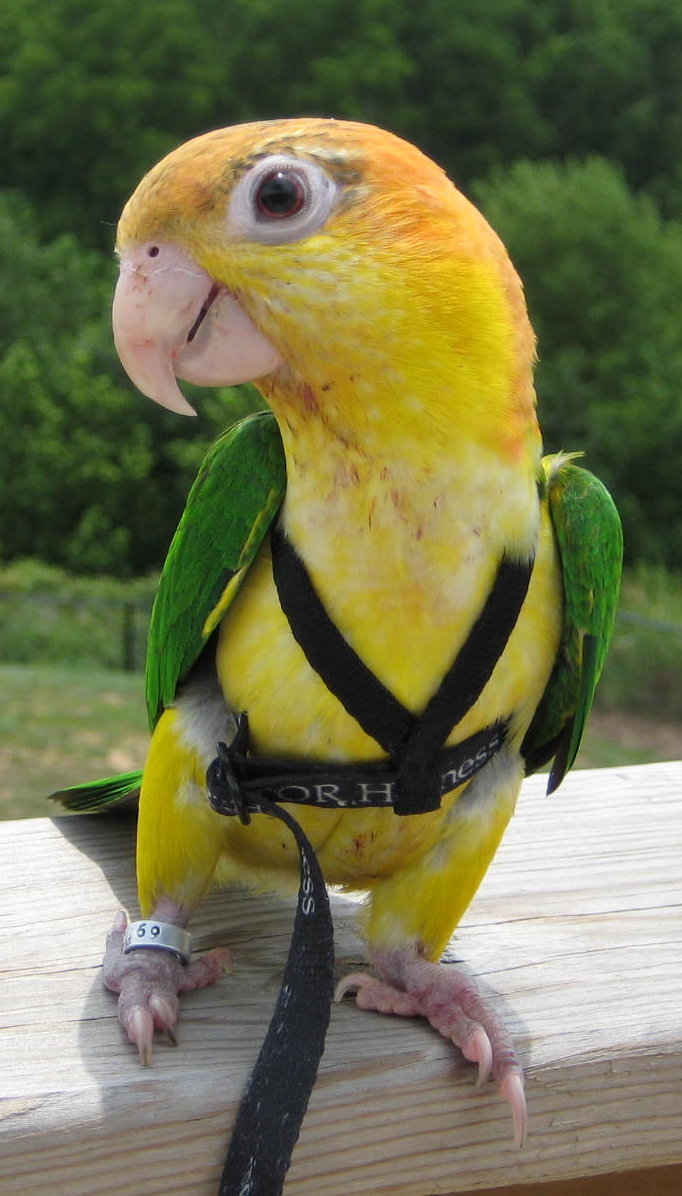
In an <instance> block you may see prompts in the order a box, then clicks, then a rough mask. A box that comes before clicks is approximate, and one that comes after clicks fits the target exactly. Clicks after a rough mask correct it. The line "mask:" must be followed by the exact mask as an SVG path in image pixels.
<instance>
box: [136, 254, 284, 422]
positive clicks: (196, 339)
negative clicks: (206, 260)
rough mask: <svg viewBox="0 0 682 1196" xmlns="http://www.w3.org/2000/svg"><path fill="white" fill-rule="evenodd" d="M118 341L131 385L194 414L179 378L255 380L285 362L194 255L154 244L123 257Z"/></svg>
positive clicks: (217, 382)
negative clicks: (179, 384) (198, 262)
mask: <svg viewBox="0 0 682 1196" xmlns="http://www.w3.org/2000/svg"><path fill="white" fill-rule="evenodd" d="M113 326H114V341H115V343H116V349H117V352H118V355H119V357H120V359H121V363H122V365H123V368H124V369H125V371H126V373H127V374H128V376H129V378H130V379H131V381H132V382H134V384H135V385H136V386H137V388H138V389H139V390H141V391H142V393H143V394H145V395H147V396H148V397H149V398H150V399H154V401H155V402H157V403H160V404H161V405H162V406H163V407H168V408H169V410H171V411H178V412H180V413H181V414H182V415H195V414H196V413H195V411H194V408H193V407H191V406H190V404H189V403H188V402H187V400H186V398H185V396H184V395H183V394H182V392H181V390H180V388H179V387H178V384H177V381H176V379H177V378H182V379H184V380H185V381H186V382H195V383H197V384H198V385H199V386H235V385H237V384H238V383H240V382H253V381H255V380H256V379H258V378H262V377H264V376H265V375H266V374H269V373H271V371H272V370H274V369H276V368H277V366H278V365H280V364H281V360H282V359H281V356H280V354H279V352H278V350H277V349H276V348H275V346H274V345H273V344H272V343H271V342H270V341H269V340H268V339H267V337H265V336H263V334H262V332H260V331H259V329H258V328H257V327H256V325H255V324H254V323H253V321H252V320H251V318H250V316H248V315H247V313H246V312H245V311H244V309H243V308H242V307H241V306H240V305H239V303H238V302H237V300H236V299H235V297H234V296H233V295H231V294H230V292H229V291H228V290H227V289H226V288H225V287H222V286H220V285H219V284H217V283H216V282H215V281H214V279H212V278H211V276H210V275H209V274H208V273H207V272H206V270H203V269H202V268H201V266H199V265H197V263H196V262H195V261H194V259H193V258H192V257H191V256H190V254H188V253H186V252H185V251H184V250H183V249H179V248H178V247H177V246H175V245H173V244H171V243H168V242H161V241H159V242H154V243H151V242H150V243H148V244H145V245H141V246H138V247H137V248H136V249H132V250H128V251H126V252H125V253H124V254H122V256H121V265H120V275H119V280H118V285H117V287H116V294H115V296H114V306H113Z"/></svg>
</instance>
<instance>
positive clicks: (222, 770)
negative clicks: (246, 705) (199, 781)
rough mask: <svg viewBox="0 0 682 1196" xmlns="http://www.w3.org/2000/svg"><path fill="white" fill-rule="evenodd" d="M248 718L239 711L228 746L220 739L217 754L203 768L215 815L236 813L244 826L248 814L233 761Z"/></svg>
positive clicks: (245, 735) (243, 740) (238, 753)
mask: <svg viewBox="0 0 682 1196" xmlns="http://www.w3.org/2000/svg"><path fill="white" fill-rule="evenodd" d="M248 733H249V732H248V720H247V717H246V715H245V714H240V715H239V718H238V720H237V733H236V735H235V737H234V739H233V740H232V743H231V744H230V745H229V746H228V745H227V744H226V743H225V742H224V741H223V740H221V741H220V743H218V745H217V751H218V754H217V756H216V757H215V759H214V760H212V761H211V763H210V764H209V766H208V769H207V771H206V791H207V793H208V800H209V802H210V803H211V806H212V808H213V809H214V810H215V811H216V813H217V814H225V815H227V816H228V817H233V816H234V815H235V814H236V815H237V816H238V818H239V821H240V822H241V824H242V826H248V825H249V823H250V822H251V815H250V813H249V810H248V799H247V797H246V795H245V794H244V793H243V792H242V788H241V786H240V784H239V778H238V777H237V774H236V772H235V770H234V762H235V761H236V760H237V759H238V758H239V757H240V756H241V755H242V749H243V748H245V747H246V743H247V741H248Z"/></svg>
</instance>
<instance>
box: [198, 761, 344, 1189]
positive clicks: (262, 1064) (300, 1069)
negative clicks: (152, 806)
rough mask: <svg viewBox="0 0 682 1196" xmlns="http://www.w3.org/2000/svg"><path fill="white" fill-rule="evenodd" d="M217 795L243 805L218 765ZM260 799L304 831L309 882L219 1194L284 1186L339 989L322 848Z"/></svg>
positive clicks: (216, 803)
mask: <svg viewBox="0 0 682 1196" xmlns="http://www.w3.org/2000/svg"><path fill="white" fill-rule="evenodd" d="M211 769H213V765H212V766H211ZM211 769H210V770H209V773H211ZM209 796H210V801H211V805H212V806H213V809H214V810H217V811H218V813H219V814H234V813H236V812H237V811H236V810H235V809H234V807H233V805H232V800H233V798H232V790H231V786H230V785H229V784H228V786H227V790H226V791H223V790H221V781H220V775H219V772H218V774H217V775H216V770H214V771H213V775H212V776H211V779H210V782H209ZM259 805H260V807H261V810H262V812H263V813H267V814H269V815H270V816H271V817H272V818H279V819H280V820H281V821H282V822H283V823H284V824H285V825H286V826H287V827H288V828H289V830H290V831H291V833H292V835H293V836H294V838H295V839H296V843H297V846H298V851H299V856H300V861H301V883H300V887H299V890H298V905H297V907H296V917H295V920H294V929H293V933H292V936H291V944H290V946H289V955H288V957H287V962H286V967H285V969H284V976H283V978H282V986H281V988H280V991H279V996H278V998H277V1004H276V1006H275V1011H274V1013H273V1015H272V1019H271V1021H270V1026H269V1028H268V1032H267V1035H266V1037H265V1041H264V1043H263V1045H262V1047H261V1050H260V1054H259V1056H258V1059H257V1061H256V1065H255V1067H254V1069H253V1072H252V1073H251V1078H250V1080H249V1082H248V1085H247V1087H246V1091H245V1092H244V1095H243V1097H242V1101H241V1104H240V1106H239V1111H238V1113H237V1120H236V1122H235V1125H234V1129H233V1131H232V1138H231V1141H230V1146H229V1150H228V1153H227V1158H226V1160H225V1167H224V1169H223V1174H222V1179H221V1181H220V1187H219V1189H218V1196H278V1194H279V1193H280V1192H281V1191H282V1185H283V1184H284V1177H285V1175H286V1173H287V1170H288V1168H289V1163H290V1161H291V1155H292V1151H293V1149H294V1146H295V1145H296V1141H297V1138H298V1135H299V1132H300V1129H301V1124H302V1122H303V1118H304V1116H305V1111H306V1109H307V1107H308V1101H309V1099H310V1093H311V1092H312V1089H313V1085H314V1083H315V1078H316V1076H317V1070H318V1067H319V1063H320V1059H321V1058H322V1053H323V1051H324V1040H325V1036H326V1033H327V1027H328V1025H329V1017H330V1010H331V1002H332V998H333V995H334V934H333V927H332V918H331V911H330V908H329V898H328V897H327V889H326V886H325V883H324V878H323V876H322V872H321V871H320V866H319V864H318V862H317V858H316V856H315V852H314V850H313V848H312V846H311V844H310V842H309V841H308V839H307V837H306V836H305V835H304V834H303V831H302V830H301V828H300V826H299V825H298V823H297V822H296V821H295V819H294V818H292V817H291V815H290V814H288V813H287V811H286V810H282V809H280V808H279V807H278V806H276V805H274V803H272V802H268V801H267V799H266V798H264V797H263V796H261V797H260V800H259ZM243 814H244V812H243V810H242V815H243Z"/></svg>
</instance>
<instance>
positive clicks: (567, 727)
mask: <svg viewBox="0 0 682 1196" xmlns="http://www.w3.org/2000/svg"><path fill="white" fill-rule="evenodd" d="M542 464H543V484H544V490H545V494H546V499H547V503H548V506H549V512H550V516H551V520H552V526H553V528H554V535H555V539H556V545H557V551H558V556H559V561H560V565H561V575H562V579H563V591H564V618H563V631H562V636H561V642H560V645H559V651H558V653H557V659H556V663H555V665H554V669H553V671H552V674H551V676H550V679H549V682H548V684H547V688H546V689H545V692H544V694H543V696H542V699H541V701H540V705H539V706H538V709H537V711H536V713H535V716H534V718H533V721H532V723H531V725H530V728H529V730H528V732H527V734H526V738H525V740H524V743H523V747H522V752H523V755H524V758H525V760H526V771H527V772H528V773H531V772H535V771H536V769H538V768H540V767H542V765H543V764H546V763H547V761H548V760H551V759H552V758H553V759H554V763H553V765H552V769H551V772H550V776H549V784H548V786H547V792H548V793H553V792H554V790H555V789H557V788H558V786H559V785H560V784H561V781H562V780H563V778H564V776H565V774H566V773H567V772H568V770H569V768H570V767H571V765H572V764H573V762H574V760H575V757H576V755H577V752H578V748H579V746H580V741H581V739H582V735H583V731H584V730H585V724H586V722H587V718H588V716H589V713H590V710H591V709H592V702H593V700H594V692H595V689H596V686H597V682H598V680H599V677H600V675H601V671H602V668H603V666H604V661H605V659H606V654H607V651H608V648H609V644H610V642H611V636H612V634H613V622H614V618H615V614H616V606H617V604H618V595H619V591H620V574H621V565H622V559H623V533H622V529H621V523H620V519H619V516H618V512H617V510H616V508H615V505H614V503H613V500H612V498H611V496H610V494H609V492H608V490H606V488H605V487H604V486H603V485H602V483H601V482H600V481H599V480H598V479H597V478H595V477H594V475H593V474H591V473H589V472H588V470H586V469H581V468H580V467H579V466H577V465H574V464H573V462H572V460H571V458H570V457H567V456H565V455H562V454H557V455H556V456H553V457H546V458H545V459H544V460H543V463H542Z"/></svg>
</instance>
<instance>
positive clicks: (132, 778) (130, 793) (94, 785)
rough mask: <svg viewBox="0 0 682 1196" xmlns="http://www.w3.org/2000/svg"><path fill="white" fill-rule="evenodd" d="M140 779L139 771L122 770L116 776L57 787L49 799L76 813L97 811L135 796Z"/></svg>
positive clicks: (138, 789) (138, 788)
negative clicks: (87, 782) (66, 786)
mask: <svg viewBox="0 0 682 1196" xmlns="http://www.w3.org/2000/svg"><path fill="white" fill-rule="evenodd" d="M141 781H142V773H141V772H139V771H138V772H123V773H119V775H118V776H117V777H105V778H104V780H102V781H92V782H91V783H90V784H86V785H73V786H72V787H71V788H70V789H57V791H56V792H55V793H51V794H50V801H55V802H59V803H60V804H61V805H62V806H64V807H65V808H66V809H67V810H73V811H76V812H78V813H86V812H90V813H95V812H96V813H99V812H100V811H101V810H106V809H109V807H110V806H116V805H119V804H120V803H122V802H125V801H126V800H127V801H131V800H132V799H134V798H136V797H137V795H138V793H139V791H140V783H141Z"/></svg>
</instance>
